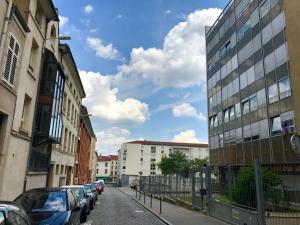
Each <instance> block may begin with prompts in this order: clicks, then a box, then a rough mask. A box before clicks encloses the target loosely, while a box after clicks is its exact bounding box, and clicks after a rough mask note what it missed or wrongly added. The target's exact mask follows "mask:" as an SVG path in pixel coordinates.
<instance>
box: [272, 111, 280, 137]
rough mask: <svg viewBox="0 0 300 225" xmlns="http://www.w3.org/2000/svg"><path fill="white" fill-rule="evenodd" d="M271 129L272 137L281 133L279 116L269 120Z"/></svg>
mask: <svg viewBox="0 0 300 225" xmlns="http://www.w3.org/2000/svg"><path fill="white" fill-rule="evenodd" d="M271 124H272V129H271V134H272V135H278V134H280V133H281V119H280V116H277V117H274V118H272V119H271Z"/></svg>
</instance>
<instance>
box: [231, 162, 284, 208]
mask: <svg viewBox="0 0 300 225" xmlns="http://www.w3.org/2000/svg"><path fill="white" fill-rule="evenodd" d="M261 173H262V181H263V185H264V197H265V200H270V201H272V202H274V203H276V202H279V201H280V196H282V194H281V191H280V190H279V189H278V188H277V187H278V186H279V185H281V184H282V181H281V178H280V177H279V176H277V175H276V174H273V173H272V172H271V171H270V170H268V169H265V168H262V170H261ZM234 183H235V185H234V186H233V187H231V188H230V187H229V186H227V187H225V195H226V196H227V197H229V198H231V200H233V201H234V202H236V203H238V204H241V205H245V206H249V207H256V186H255V171H254V168H253V167H246V168H242V169H240V170H239V172H238V173H237V176H236V179H235V182H234Z"/></svg>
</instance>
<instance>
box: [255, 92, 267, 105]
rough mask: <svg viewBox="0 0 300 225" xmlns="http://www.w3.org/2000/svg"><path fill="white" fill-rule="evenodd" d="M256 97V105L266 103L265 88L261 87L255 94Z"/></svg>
mask: <svg viewBox="0 0 300 225" xmlns="http://www.w3.org/2000/svg"><path fill="white" fill-rule="evenodd" d="M256 97H257V105H258V106H263V105H265V104H266V102H267V99H266V91H265V89H262V90H260V91H258V92H257V94H256Z"/></svg>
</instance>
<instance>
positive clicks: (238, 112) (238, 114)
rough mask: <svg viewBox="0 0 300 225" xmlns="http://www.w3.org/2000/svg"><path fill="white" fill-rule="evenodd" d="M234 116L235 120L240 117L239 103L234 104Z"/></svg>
mask: <svg viewBox="0 0 300 225" xmlns="http://www.w3.org/2000/svg"><path fill="white" fill-rule="evenodd" d="M235 115H236V118H239V117H240V116H241V104H240V103H237V104H235Z"/></svg>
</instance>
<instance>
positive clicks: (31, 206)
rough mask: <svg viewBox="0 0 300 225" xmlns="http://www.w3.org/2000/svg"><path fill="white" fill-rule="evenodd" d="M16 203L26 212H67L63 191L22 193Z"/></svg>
mask: <svg viewBox="0 0 300 225" xmlns="http://www.w3.org/2000/svg"><path fill="white" fill-rule="evenodd" d="M16 202H17V203H18V204H20V205H22V206H23V207H24V209H25V211H26V212H63V211H66V210H67V204H66V192H65V191H50V192H48V191H40V192H39V191H32V192H26V193H23V194H22V195H21V196H20V197H19V198H17V199H16Z"/></svg>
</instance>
